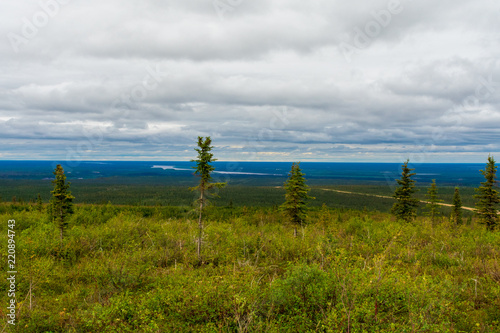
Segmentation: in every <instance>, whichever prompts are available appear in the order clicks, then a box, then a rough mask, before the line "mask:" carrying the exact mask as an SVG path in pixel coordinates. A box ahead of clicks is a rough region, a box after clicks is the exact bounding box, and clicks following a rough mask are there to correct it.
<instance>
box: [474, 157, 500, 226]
mask: <svg viewBox="0 0 500 333" xmlns="http://www.w3.org/2000/svg"><path fill="white" fill-rule="evenodd" d="M480 171H481V173H482V174H483V176H484V178H485V179H486V181H485V182H481V186H479V187H478V188H477V189H476V192H477V193H478V194H476V195H475V196H474V197H475V198H476V199H477V202H476V214H477V216H478V217H479V223H481V224H484V225H485V226H486V228H487V229H488V230H491V231H493V230H495V228H496V227H497V226H498V224H499V223H498V209H497V207H498V204H499V203H500V197H499V194H498V191H497V190H496V189H495V188H496V186H497V180H496V172H497V166H496V165H495V160H494V159H493V157H492V156H488V163H486V168H485V169H484V170H480Z"/></svg>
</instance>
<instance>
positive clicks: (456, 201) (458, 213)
mask: <svg viewBox="0 0 500 333" xmlns="http://www.w3.org/2000/svg"><path fill="white" fill-rule="evenodd" d="M451 220H452V222H453V223H455V224H457V225H458V224H462V222H463V221H462V199H461V198H460V190H459V188H458V186H457V187H455V193H454V194H453V210H452V212H451Z"/></svg>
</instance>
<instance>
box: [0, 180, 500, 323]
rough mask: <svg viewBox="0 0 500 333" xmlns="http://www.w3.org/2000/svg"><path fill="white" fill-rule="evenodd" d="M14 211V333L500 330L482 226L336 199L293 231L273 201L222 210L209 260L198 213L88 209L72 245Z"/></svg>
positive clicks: (497, 284) (2, 212)
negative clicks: (408, 220) (411, 217)
mask: <svg viewBox="0 0 500 333" xmlns="http://www.w3.org/2000/svg"><path fill="white" fill-rule="evenodd" d="M276 190H278V189H276ZM325 195H326V194H325ZM332 206H334V205H332ZM0 217H1V220H2V221H4V222H5V223H2V224H1V225H0V229H1V231H0V235H1V236H0V242H1V244H2V246H3V248H4V249H6V244H7V223H6V221H7V220H10V219H15V220H16V222H17V223H16V265H17V270H18V272H19V273H18V275H17V290H18V292H17V300H18V309H17V310H18V319H17V320H18V321H17V325H16V326H15V327H11V331H13V332H171V331H177V332H297V331H298V332H498V331H500V297H499V295H500V264H499V262H498V257H499V254H500V234H499V233H498V232H487V231H486V230H485V229H484V228H483V227H482V226H479V225H476V224H475V221H474V220H472V222H471V224H469V225H461V226H455V225H450V224H449V222H448V221H447V219H441V220H439V221H438V222H436V223H434V224H433V223H431V222H430V221H429V220H428V219H426V218H422V217H421V218H419V219H418V220H417V221H415V223H413V224H404V223H401V222H398V221H395V220H394V218H393V217H391V216H390V215H388V214H386V213H384V212H380V211H372V210H365V211H359V210H351V209H347V208H345V207H343V208H335V207H327V206H324V207H322V208H320V207H316V208H313V209H312V210H311V211H310V213H309V223H308V224H307V225H305V226H303V227H302V228H300V233H299V237H293V226H291V225H289V224H288V223H287V222H286V219H285V218H284V217H283V216H282V214H281V213H280V212H279V211H278V210H276V209H275V208H273V207H258V206H248V207H238V206H235V207H233V208H229V207H212V208H209V209H208V210H207V215H206V218H207V222H206V228H205V229H204V239H203V263H202V264H199V263H198V261H197V258H196V243H195V237H196V234H197V229H196V221H195V213H194V212H193V211H192V210H191V209H190V208H189V207H169V206H156V207H139V206H127V205H122V206H118V205H111V204H108V205H79V206H78V207H77V209H76V213H75V214H74V215H73V217H72V218H71V221H70V228H69V230H68V231H67V233H66V236H65V239H64V243H63V244H60V243H59V237H58V231H57V230H56V227H55V226H54V225H53V224H52V223H50V222H49V221H48V220H47V217H46V214H45V212H38V211H36V210H35V209H33V207H30V206H28V205H25V206H21V205H10V204H9V205H6V204H3V205H1V206H0ZM6 253H7V252H6V251H2V262H4V263H6V262H7V254H6ZM2 270H3V275H4V276H6V274H7V273H6V271H7V269H6V265H2ZM0 289H1V290H0V303H1V304H4V305H6V304H7V302H8V298H7V289H8V285H7V281H6V280H5V279H3V280H2V281H1V282H0ZM0 311H1V314H2V317H5V314H6V306H2V307H1V308H0ZM5 322H6V319H4V323H5Z"/></svg>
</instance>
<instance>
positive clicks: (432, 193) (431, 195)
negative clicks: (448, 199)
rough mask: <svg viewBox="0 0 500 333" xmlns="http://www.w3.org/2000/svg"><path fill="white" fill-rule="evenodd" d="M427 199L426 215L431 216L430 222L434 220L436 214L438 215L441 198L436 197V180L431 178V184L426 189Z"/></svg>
mask: <svg viewBox="0 0 500 333" xmlns="http://www.w3.org/2000/svg"><path fill="white" fill-rule="evenodd" d="M426 197H427V200H428V201H429V203H428V204H427V209H428V210H429V212H428V215H429V216H430V217H431V221H432V223H434V222H435V220H436V216H437V215H439V213H440V210H439V204H438V203H440V202H442V201H443V200H440V199H439V198H438V188H437V186H436V180H435V179H433V180H432V183H431V186H430V187H429V188H428V189H427V194H426Z"/></svg>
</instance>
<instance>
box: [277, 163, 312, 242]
mask: <svg viewBox="0 0 500 333" xmlns="http://www.w3.org/2000/svg"><path fill="white" fill-rule="evenodd" d="M299 164H300V163H293V164H292V169H291V170H290V173H289V174H288V179H287V181H286V182H285V184H284V187H285V190H286V194H285V202H284V203H283V205H282V209H283V210H284V211H285V212H286V214H287V215H288V217H289V219H290V222H292V223H293V224H294V225H295V226H294V231H293V233H294V235H295V236H297V225H299V226H302V225H303V224H304V223H305V220H306V209H307V200H309V199H314V197H311V196H309V195H308V194H307V193H308V192H309V190H310V189H309V186H307V185H306V180H305V178H304V175H305V174H304V173H303V172H302V171H301V170H300V166H299Z"/></svg>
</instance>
